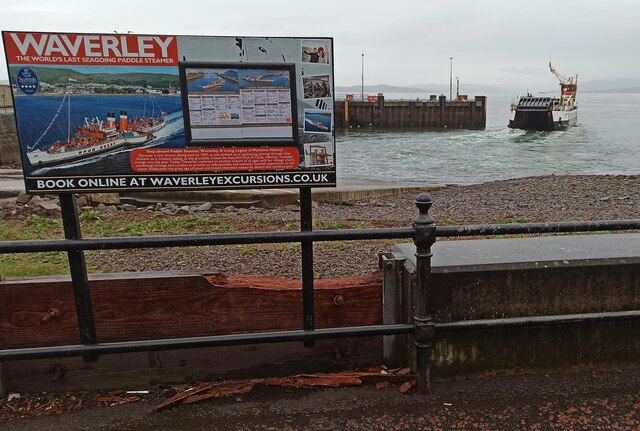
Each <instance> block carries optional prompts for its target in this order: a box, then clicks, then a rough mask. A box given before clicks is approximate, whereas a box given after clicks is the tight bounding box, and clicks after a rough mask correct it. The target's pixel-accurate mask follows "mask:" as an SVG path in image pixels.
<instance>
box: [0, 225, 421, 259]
mask: <svg viewBox="0 0 640 431" xmlns="http://www.w3.org/2000/svg"><path fill="white" fill-rule="evenodd" d="M412 237H413V229H412V228H387V229H341V230H324V231H322V230H318V231H313V232H261V233H235V234H201V235H169V236H148V237H112V238H85V239H77V240H31V241H6V242H0V253H32V252H41V251H72V250H112V249H130V248H157V247H188V246H206V245H230V244H267V243H285V242H302V241H317V242H319V241H349V240H372V239H402V238H412Z"/></svg>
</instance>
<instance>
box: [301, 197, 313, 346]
mask: <svg viewBox="0 0 640 431" xmlns="http://www.w3.org/2000/svg"><path fill="white" fill-rule="evenodd" d="M311 201H312V197H311V187H300V231H301V232H312V231H313V211H312V202H311ZM300 247H301V249H300V251H301V255H302V314H303V329H304V330H305V331H313V330H314V329H315V311H314V310H315V305H314V304H315V302H314V296H315V293H314V286H313V285H314V283H313V241H311V240H303V241H302V242H301V246H300ZM304 346H305V347H314V346H315V342H314V341H313V340H309V341H305V343H304Z"/></svg>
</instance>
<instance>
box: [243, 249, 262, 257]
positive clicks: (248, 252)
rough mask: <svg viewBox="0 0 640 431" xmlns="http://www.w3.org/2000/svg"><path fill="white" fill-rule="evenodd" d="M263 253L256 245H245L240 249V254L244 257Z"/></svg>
mask: <svg viewBox="0 0 640 431" xmlns="http://www.w3.org/2000/svg"><path fill="white" fill-rule="evenodd" d="M260 253H261V250H260V249H259V248H258V247H255V246H248V247H247V246H245V247H242V248H241V249H240V253H239V254H240V256H244V257H250V256H257V255H259V254H260Z"/></svg>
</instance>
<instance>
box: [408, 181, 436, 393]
mask: <svg viewBox="0 0 640 431" xmlns="http://www.w3.org/2000/svg"><path fill="white" fill-rule="evenodd" d="M432 204H433V201H432V200H431V196H429V195H428V194H427V193H420V194H419V195H418V197H417V199H416V206H417V207H418V212H419V214H418V216H417V217H416V218H415V220H414V221H413V228H414V231H415V233H414V238H413V242H414V244H415V245H416V254H415V256H416V307H415V312H414V316H413V324H414V328H415V332H414V337H415V343H416V372H417V373H418V393H419V394H425V393H427V391H428V390H429V387H430V385H431V353H432V351H433V343H434V339H435V326H436V324H435V320H434V301H433V298H434V292H433V286H432V283H431V256H432V254H431V246H432V245H433V243H435V241H436V225H435V224H434V222H433V220H432V219H431V217H430V216H429V208H431V205H432Z"/></svg>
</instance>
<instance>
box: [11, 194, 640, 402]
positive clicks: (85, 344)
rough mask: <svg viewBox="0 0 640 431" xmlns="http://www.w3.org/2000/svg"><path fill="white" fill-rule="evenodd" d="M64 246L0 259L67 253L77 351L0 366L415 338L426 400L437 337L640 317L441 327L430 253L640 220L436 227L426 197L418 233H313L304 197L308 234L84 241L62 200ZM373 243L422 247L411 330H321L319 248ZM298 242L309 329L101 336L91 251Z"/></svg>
mask: <svg viewBox="0 0 640 431" xmlns="http://www.w3.org/2000/svg"><path fill="white" fill-rule="evenodd" d="M60 204H61V209H62V215H63V222H64V230H65V239H63V240H32V241H7V242H2V243H0V253H30V252H42V251H63V252H67V253H68V257H69V264H70V273H71V279H72V284H73V290H74V298H75V302H76V313H77V319H78V326H79V329H80V341H81V344H78V345H64V346H50V347H31V348H15V349H5V350H0V361H8V360H22V359H36V358H54V357H68V356H83V357H84V359H85V360H86V361H95V360H97V358H98V355H101V354H111V353H126V352H139V351H150V350H169V349H184V348H195V347H209V346H229V345H240V344H261V343H277V342H287V341H302V342H304V343H305V345H312V344H313V342H314V341H315V340H318V339H327V338H341V337H355V336H379V335H398V334H413V335H414V340H415V345H416V357H417V361H416V364H414V365H415V371H416V373H417V374H418V376H419V378H418V390H419V392H421V393H424V392H426V390H427V389H428V388H429V385H430V380H431V378H430V368H431V364H430V358H431V354H432V349H433V345H434V341H435V336H436V331H440V330H441V331H459V330H468V329H490V328H504V327H515V326H527V325H547V324H559V323H575V322H585V321H598V320H621V319H635V318H638V317H640V310H637V311H625V312H609V313H590V314H575V315H560V316H533V317H518V318H502V319H485V320H473V321H464V322H451V323H437V322H435V319H434V316H435V310H434V303H435V302H434V286H433V283H432V282H431V257H432V254H431V246H432V245H433V244H434V243H435V241H436V238H437V237H457V236H479V235H510V234H534V233H535V234H539V233H560V232H592V231H603V230H607V231H609V230H632V229H640V219H634V220H616V221H589V222H563V223H517V224H489V225H469V226H444V227H436V225H435V223H434V221H433V220H432V218H431V217H430V216H429V209H430V208H431V206H432V204H433V202H432V200H431V197H430V196H429V195H428V194H426V193H421V194H420V195H419V196H418V197H417V199H416V206H417V208H418V216H417V217H416V218H415V220H414V221H413V225H412V227H411V228H388V229H345V230H327V231H315V232H314V231H312V230H311V220H312V214H311V192H310V189H301V190H300V205H301V231H300V232H268V233H237V234H203V235H181V236H151V237H144V238H140V237H123V238H92V239H83V238H82V237H81V234H80V225H79V218H78V214H77V206H76V201H75V195H72V194H63V195H60ZM373 239H413V242H414V244H415V246H416V254H415V255H416V304H415V313H414V322H413V323H412V324H387V325H369V326H349V327H336V328H323V329H315V327H314V326H315V325H314V322H315V315H314V303H313V300H314V286H313V243H314V242H322V241H352V240H373ZM285 242H288V243H291V242H299V243H300V244H301V251H302V299H303V300H302V303H303V319H304V321H303V329H302V330H293V331H275V332H257V333H243V334H229V335H216V336H200V337H188V338H172V339H152V340H141V341H127V342H111V343H100V342H99V340H97V337H96V333H95V323H94V316H93V310H92V306H91V293H90V290H89V283H88V278H87V269H86V264H85V261H84V254H83V252H84V251H85V250H110V249H137V248H156V247H184V246H207V245H227V244H263V243H285Z"/></svg>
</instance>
